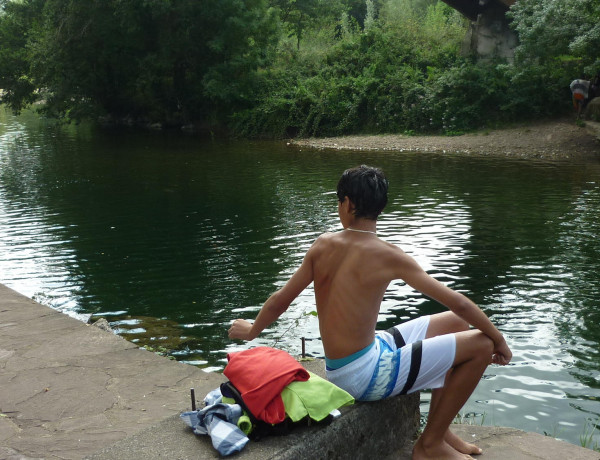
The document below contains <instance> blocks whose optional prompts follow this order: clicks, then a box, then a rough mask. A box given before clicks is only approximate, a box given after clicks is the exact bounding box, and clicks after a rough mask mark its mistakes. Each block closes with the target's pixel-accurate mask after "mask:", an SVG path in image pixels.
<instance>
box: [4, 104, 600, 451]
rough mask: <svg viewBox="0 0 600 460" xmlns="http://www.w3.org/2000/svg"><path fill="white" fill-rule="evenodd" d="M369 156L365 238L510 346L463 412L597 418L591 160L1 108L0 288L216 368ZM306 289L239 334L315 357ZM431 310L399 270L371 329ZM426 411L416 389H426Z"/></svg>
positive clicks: (529, 423) (548, 427)
mask: <svg viewBox="0 0 600 460" xmlns="http://www.w3.org/2000/svg"><path fill="white" fill-rule="evenodd" d="M359 163H371V164H377V165H380V166H382V167H383V168H384V169H385V170H386V172H387V174H388V176H389V178H390V181H391V190H390V202H389V205H388V208H387V209H386V213H385V214H384V215H383V216H382V219H381V221H380V223H379V226H378V230H379V235H380V236H381V237H382V238H383V239H386V240H387V241H389V242H391V243H394V244H398V245H399V246H401V247H402V248H403V249H404V250H405V251H406V252H408V253H409V254H411V255H412V256H414V257H415V258H416V259H417V261H418V262H419V263H420V264H421V265H422V266H423V267H424V268H425V269H426V270H428V271H429V272H430V273H431V274H432V275H434V276H435V277H436V278H438V279H439V280H440V281H442V282H444V283H447V284H448V285H450V286H452V287H453V288H454V289H457V290H459V291H461V292H464V293H465V294H467V295H468V296H470V297H471V298H473V300H475V301H476V302H477V303H479V304H480V305H481V306H482V308H484V309H485V310H486V312H487V313H488V314H489V315H490V316H491V317H492V319H493V320H494V322H495V323H496V324H497V325H498V326H499V327H500V328H501V329H502V331H503V332H504V333H505V334H506V335H507V337H508V340H509V342H510V345H511V347H512V348H513V351H514V353H515V358H514V363H513V365H511V366H509V367H506V368H493V367H491V368H489V370H488V373H487V374H486V375H485V377H484V379H483V380H482V382H481V384H480V385H479V387H478V389H477V391H476V393H475V395H474V396H473V398H471V400H470V401H469V403H468V404H467V406H466V407H465V409H464V414H463V415H464V416H465V417H467V418H470V419H475V420H476V423H478V422H480V421H483V422H484V423H485V424H493V425H509V426H517V427H519V428H522V429H526V430H532V431H538V432H541V433H543V432H546V433H548V434H552V435H555V436H559V437H562V438H564V439H567V440H570V441H571V442H574V443H578V442H579V441H578V439H579V435H580V434H581V433H582V432H583V429H584V428H583V427H584V426H585V423H586V420H590V421H592V422H595V421H596V420H598V418H599V417H600V415H599V414H600V403H599V402H598V398H600V377H598V376H599V375H600V359H599V358H600V356H599V354H600V351H599V349H600V347H599V344H600V317H599V315H600V313H598V309H597V308H596V302H597V301H596V299H598V298H599V295H600V292H599V291H600V284H599V283H598V277H597V273H598V270H599V269H600V257H599V255H600V254H599V252H600V241H599V240H598V234H599V230H600V228H599V227H600V216H599V213H600V186H599V185H598V184H599V182H598V181H599V178H600V168H599V167H598V164H597V163H590V164H571V163H544V162H540V161H523V160H507V159H494V158H473V157H469V156H460V155H454V156H446V155H441V154H425V153H418V154H413V153H411V154H402V155H395V154H390V153H377V152H369V153H364V152H362V153H351V152H335V153H332V152H312V151H306V150H298V149H291V148H288V147H286V146H285V145H279V144H274V143H228V142H208V143H207V142H201V141H199V140H197V139H194V138H186V137H182V136H179V135H171V134H169V133H137V132H127V131H125V132H123V131H113V132H106V131H95V130H94V129H93V128H90V127H65V126H63V127H56V126H54V125H52V124H49V123H47V122H45V121H44V120H41V119H39V118H36V117H32V116H29V117H28V116H25V117H21V118H18V119H17V118H14V117H11V116H9V115H7V114H5V113H2V112H0V282H3V283H5V284H7V285H9V286H10V287H12V288H14V289H16V290H18V291H20V292H22V293H24V294H26V295H29V296H32V297H35V298H36V300H38V301H40V302H42V303H45V304H48V305H51V306H52V307H54V308H57V309H60V310H62V311H65V312H67V313H69V314H73V315H76V314H78V315H82V316H83V317H85V316H86V315H93V318H98V317H105V318H106V319H107V320H108V321H109V322H110V323H111V324H112V325H113V327H115V328H116V329H117V330H118V332H119V333H121V334H122V335H124V336H126V337H127V338H128V339H129V340H132V341H135V342H136V343H138V344H140V346H143V345H147V346H150V347H153V348H154V349H160V350H163V349H164V350H166V351H167V352H168V353H169V354H170V355H172V356H174V357H175V358H176V359H178V360H181V361H184V362H189V363H192V364H195V365H199V366H202V367H205V368H207V369H209V370H214V369H220V368H222V366H223V364H224V360H225V355H226V353H227V352H228V351H231V350H235V349H239V348H241V347H245V346H247V345H246V344H240V343H233V342H230V341H229V340H227V338H226V329H227V326H228V324H229V322H230V321H231V320H232V319H233V318H235V317H239V316H241V317H254V316H255V315H256V312H257V311H258V309H259V308H260V306H261V305H262V302H263V301H264V300H265V299H266V298H267V297H268V295H269V294H270V293H271V292H273V291H274V290H276V289H277V288H278V287H280V286H282V285H283V283H284V282H285V281H286V280H287V279H288V278H289V276H291V274H292V273H293V272H294V270H295V269H296V267H298V266H299V265H300V263H301V260H302V256H303V254H304V253H305V251H306V250H307V249H308V248H309V247H310V245H311V244H312V242H313V241H314V239H315V238H316V237H317V236H318V235H319V234H320V233H322V232H324V231H337V230H339V229H340V226H339V223H338V220H337V212H336V211H337V208H336V196H335V194H334V193H333V190H334V189H335V185H336V182H337V178H338V175H339V173H340V172H341V171H342V170H343V169H345V168H347V167H349V166H354V165H355V164H359ZM313 310H314V300H313V292H312V287H309V288H308V289H307V290H306V291H305V292H304V293H302V295H301V296H300V297H299V298H298V299H297V301H296V302H294V303H293V305H292V306H291V307H290V310H289V311H288V312H287V313H286V315H285V316H284V317H283V318H282V319H281V320H280V321H279V322H278V323H277V324H276V325H274V326H273V327H272V328H271V329H270V330H268V331H266V332H265V333H264V334H263V335H262V336H261V338H260V339H257V340H256V341H255V342H254V343H253V345H258V344H265V345H271V346H273V345H277V346H280V347H283V348H285V349H287V350H289V351H290V352H292V353H298V352H299V351H300V347H301V342H300V337H306V338H307V339H308V340H307V347H306V348H307V351H308V353H309V354H312V355H314V356H322V348H321V344H320V341H319V331H318V324H317V319H316V318H315V317H314V316H313V315H311V314H310V313H311V312H312V311H313ZM439 311H443V307H440V306H439V305H438V304H436V303H435V302H432V301H430V300H428V299H426V298H424V297H423V296H421V295H420V294H418V293H415V292H414V291H413V290H412V289H411V288H409V287H408V286H406V285H405V284H404V283H402V282H394V283H392V285H391V286H390V288H389V290H388V291H387V292H386V295H385V298H384V301H383V305H382V308H381V312H380V316H379V320H380V321H379V327H381V328H384V327H388V326H390V325H392V324H395V323H397V322H400V321H403V320H406V319H410V318H413V317H415V316H417V315H420V314H424V313H435V312H439ZM423 399H424V408H425V409H426V399H427V397H426V396H425V397H424V398H423Z"/></svg>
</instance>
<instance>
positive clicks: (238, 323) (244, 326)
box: [229, 319, 252, 340]
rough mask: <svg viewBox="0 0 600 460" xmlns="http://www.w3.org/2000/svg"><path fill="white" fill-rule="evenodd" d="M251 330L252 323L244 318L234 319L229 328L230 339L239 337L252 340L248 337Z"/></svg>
mask: <svg viewBox="0 0 600 460" xmlns="http://www.w3.org/2000/svg"><path fill="white" fill-rule="evenodd" d="M251 330H252V323H251V322H249V321H246V320H245V319H236V320H235V321H234V322H233V324H232V325H231V327H230V328H229V338H230V339H241V340H252V338H251V337H250V331H251Z"/></svg>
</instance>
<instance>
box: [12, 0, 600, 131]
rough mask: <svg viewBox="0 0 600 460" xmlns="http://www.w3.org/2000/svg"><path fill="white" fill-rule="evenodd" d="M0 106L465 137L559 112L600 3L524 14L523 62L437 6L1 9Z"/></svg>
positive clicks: (591, 38)
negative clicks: (480, 53)
mask: <svg viewBox="0 0 600 460" xmlns="http://www.w3.org/2000/svg"><path fill="white" fill-rule="evenodd" d="M0 7H1V10H0V88H3V90H4V91H3V93H2V94H1V95H0V102H2V103H4V104H6V105H8V106H9V107H11V108H13V109H14V110H17V111H18V110H20V109H22V108H23V107H24V106H26V105H27V104H30V103H31V102H33V101H35V100H43V101H44V104H43V105H42V107H43V110H44V111H45V112H46V113H47V114H49V115H51V116H58V117H63V116H66V117H68V118H70V119H81V118H86V117H98V116H109V117H111V118H114V119H118V120H123V119H129V120H136V121H143V122H160V123H165V124H170V125H183V124H188V123H195V124H197V125H200V126H208V127H215V126H221V127H223V126H227V127H228V128H229V129H230V131H232V132H234V133H237V134H240V135H245V136H267V137H281V136H287V135H303V136H308V135H332V134H347V133H356V132H431V131H435V132H446V133H448V134H452V133H457V132H462V131H464V130H469V129H473V128H477V127H480V126H483V125H491V124H495V123H505V122H512V121H517V120H522V119H531V118H535V117H542V116H549V115H554V114H559V113H562V112H564V111H565V110H568V108H569V89H568V84H569V82H570V80H571V79H573V78H574V77H576V76H579V74H580V73H581V72H583V71H586V72H588V74H589V75H591V73H592V72H596V71H598V70H600V58H599V55H598V51H597V50H598V49H600V25H599V24H600V3H599V2H598V1H597V0H563V1H561V2H556V1H554V0H542V1H539V0H519V1H518V2H517V3H516V4H515V6H514V7H513V8H512V9H511V11H510V13H509V16H510V18H511V19H512V21H513V25H514V28H515V31H516V32H517V33H518V35H519V38H520V43H521V44H520V46H519V47H518V48H517V52H516V60H515V62H514V63H513V62H510V63H509V62H504V61H502V60H500V59H487V60H476V59H475V58H474V57H471V56H466V55H464V53H461V45H462V42H463V40H464V37H465V34H466V33H467V30H468V27H469V25H468V22H467V21H466V20H465V19H464V18H462V17H461V16H460V15H459V14H458V13H457V12H456V11H454V10H452V9H451V8H450V7H448V6H447V5H446V4H444V3H442V2H441V1H437V0H366V1H364V0H178V1H172V0H127V1H125V0H86V1H85V2H82V1H77V0H45V1H44V0H0Z"/></svg>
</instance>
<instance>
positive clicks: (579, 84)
mask: <svg viewBox="0 0 600 460" xmlns="http://www.w3.org/2000/svg"><path fill="white" fill-rule="evenodd" d="M569 86H570V88H571V94H572V95H573V108H574V109H575V111H576V112H577V119H579V117H580V116H581V112H582V110H583V109H584V108H585V106H586V105H587V103H588V98H589V92H590V82H589V81H588V80H584V79H583V78H579V79H577V80H573V81H572V82H571V84H570V85H569Z"/></svg>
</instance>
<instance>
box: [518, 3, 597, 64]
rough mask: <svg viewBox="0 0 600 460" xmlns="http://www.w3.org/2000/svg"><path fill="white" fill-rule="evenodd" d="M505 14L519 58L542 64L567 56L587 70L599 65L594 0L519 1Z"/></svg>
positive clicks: (595, 5)
mask: <svg viewBox="0 0 600 460" xmlns="http://www.w3.org/2000/svg"><path fill="white" fill-rule="evenodd" d="M508 14H509V16H510V17H511V18H512V27H513V28H514V29H515V31H516V32H517V33H518V35H519V41H520V45H519V46H518V48H517V50H516V56H517V58H518V59H519V60H520V61H523V62H524V61H527V60H538V61H540V62H542V63H543V62H548V61H553V60H555V59H556V58H558V57H560V56H564V55H571V56H572V57H575V58H577V59H579V60H580V62H581V64H582V66H584V67H587V70H588V72H591V71H593V70H594V69H596V70H598V68H600V54H599V53H598V50H599V49H600V2H598V0H560V1H558V0H519V1H518V2H516V3H515V4H514V5H513V6H512V7H511V9H510V11H509V13H508Z"/></svg>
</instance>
